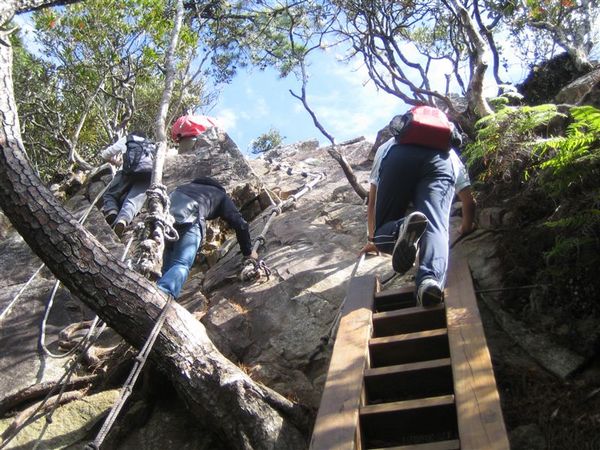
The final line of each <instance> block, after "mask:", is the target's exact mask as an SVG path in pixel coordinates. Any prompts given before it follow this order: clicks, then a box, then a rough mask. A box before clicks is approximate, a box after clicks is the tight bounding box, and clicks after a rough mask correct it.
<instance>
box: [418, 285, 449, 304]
mask: <svg viewBox="0 0 600 450" xmlns="http://www.w3.org/2000/svg"><path fill="white" fill-rule="evenodd" d="M443 301H444V291H443V290H442V288H441V287H440V285H439V283H438V282H437V281H435V280H434V279H433V278H425V279H424V280H423V281H421V284H420V285H419V289H418V290H417V302H418V303H419V304H420V305H421V306H423V307H425V308H427V307H428V306H435V305H439V304H440V303H442V302H443Z"/></svg>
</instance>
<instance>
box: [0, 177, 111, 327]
mask: <svg viewBox="0 0 600 450" xmlns="http://www.w3.org/2000/svg"><path fill="white" fill-rule="evenodd" d="M113 176H114V174H113ZM109 185H110V182H108V183H107V184H106V186H104V189H102V190H101V191H100V192H99V193H98V195H96V197H95V198H94V200H93V201H92V203H90V206H88V208H87V209H86V210H85V212H84V213H83V215H82V216H81V217H80V218H79V223H80V224H82V225H83V223H84V222H85V221H86V220H87V218H88V216H89V215H90V213H91V212H92V209H93V208H94V206H95V205H96V203H98V200H100V197H102V196H103V195H104V193H105V192H106V190H107V189H108V186H109ZM44 267H46V264H42V265H41V266H40V267H38V269H37V270H36V271H35V272H34V273H33V275H31V277H30V278H29V280H27V283H25V285H24V286H23V287H22V288H21V289H19V292H17V295H15V297H14V298H13V299H12V301H11V302H10V303H9V304H8V306H7V307H6V308H5V309H4V311H2V313H1V314H0V322H2V319H3V318H4V317H5V316H6V315H7V314H8V312H9V311H10V309H11V308H12V307H13V306H14V305H15V303H17V300H18V299H19V297H20V296H21V294H23V292H25V289H27V287H28V286H29V285H30V284H31V283H32V282H33V280H34V279H35V278H36V277H37V276H38V274H39V273H40V272H41V271H42V269H43V268H44Z"/></svg>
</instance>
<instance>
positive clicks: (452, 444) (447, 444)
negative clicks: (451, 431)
mask: <svg viewBox="0 0 600 450" xmlns="http://www.w3.org/2000/svg"><path fill="white" fill-rule="evenodd" d="M371 450H460V441H459V440H458V439H452V440H450V441H439V442H428V443H427V444H415V445H401V446H399V447H398V446H396V447H385V448H373V449H371Z"/></svg>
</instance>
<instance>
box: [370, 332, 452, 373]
mask: <svg viewBox="0 0 600 450" xmlns="http://www.w3.org/2000/svg"><path fill="white" fill-rule="evenodd" d="M369 355H370V362H371V363H370V367H371V368H375V367H383V366H393V365H397V364H407V363H414V362H420V361H429V360H432V359H441V358H448V357H449V356H450V350H449V348H448V332H447V331H446V329H437V330H428V331H420V332H418V333H407V334H401V335H397V336H388V337H381V338H373V339H371V340H370V341H369Z"/></svg>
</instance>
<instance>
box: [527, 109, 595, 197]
mask: <svg viewBox="0 0 600 450" xmlns="http://www.w3.org/2000/svg"><path fill="white" fill-rule="evenodd" d="M571 115H572V117H573V119H574V121H573V122H572V123H571V124H570V125H569V126H568V127H567V130H566V133H565V136H558V137H555V138H553V139H550V140H547V141H545V142H542V143H539V144H537V145H536V147H535V150H536V154H537V156H538V157H539V158H540V159H541V162H540V163H539V168H540V169H541V170H542V171H544V175H545V176H544V178H543V179H542V185H543V187H544V188H545V189H546V190H547V191H548V192H549V193H550V194H551V195H553V196H555V197H560V196H563V195H564V194H565V192H567V191H568V190H569V188H570V187H571V186H573V185H579V186H587V185H588V184H591V185H592V186H594V185H596V186H597V181H598V179H599V177H600V110H598V109H596V108H594V107H593V106H582V107H575V108H572V109H571Z"/></svg>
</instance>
